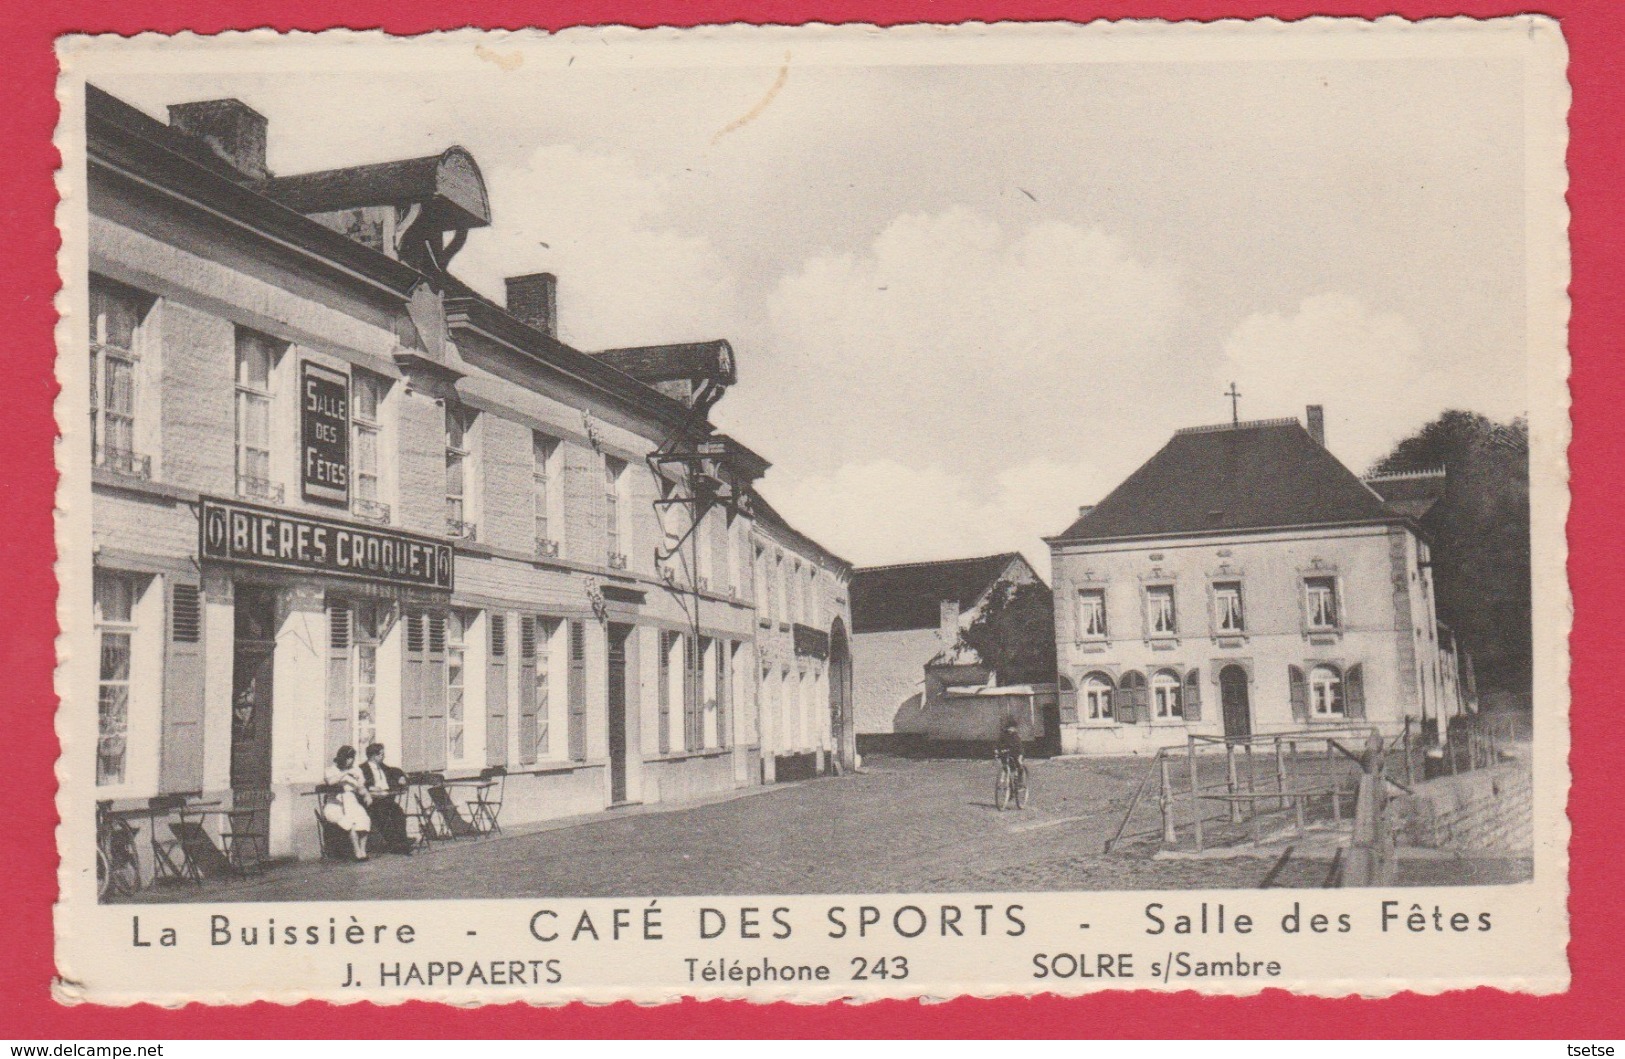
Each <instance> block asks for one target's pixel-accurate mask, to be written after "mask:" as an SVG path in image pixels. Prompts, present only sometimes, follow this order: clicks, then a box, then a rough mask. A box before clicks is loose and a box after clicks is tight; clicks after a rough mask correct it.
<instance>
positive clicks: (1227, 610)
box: [1213, 581, 1247, 633]
mask: <svg viewBox="0 0 1625 1059" xmlns="http://www.w3.org/2000/svg"><path fill="white" fill-rule="evenodd" d="M1213 619H1214V624H1215V625H1216V626H1217V627H1218V631H1219V632H1221V633H1240V632H1245V631H1246V630H1247V619H1246V616H1245V615H1244V614H1243V612H1242V609H1241V582H1240V581H1219V582H1216V583H1215V584H1214V586H1213Z"/></svg>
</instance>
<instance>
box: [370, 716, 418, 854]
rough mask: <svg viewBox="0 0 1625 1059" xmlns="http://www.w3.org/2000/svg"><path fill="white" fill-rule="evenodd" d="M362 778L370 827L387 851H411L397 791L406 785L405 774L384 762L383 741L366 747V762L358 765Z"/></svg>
mask: <svg viewBox="0 0 1625 1059" xmlns="http://www.w3.org/2000/svg"><path fill="white" fill-rule="evenodd" d="M361 775H362V778H363V779H364V780H365V781H366V785H367V794H368V795H369V796H370V798H371V800H370V801H368V802H367V812H368V814H369V815H370V816H371V817H372V829H373V831H375V832H376V833H377V834H378V835H379V837H381V838H382V839H383V840H384V848H385V849H386V850H388V851H389V852H390V853H404V854H406V855H408V856H410V855H411V853H412V839H411V838H410V837H408V836H407V834H406V813H405V812H404V811H403V810H402V809H401V803H400V800H399V798H400V795H401V792H403V791H404V790H405V789H406V775H405V773H403V772H401V770H400V769H398V768H391V767H390V766H388V765H386V764H384V744H382V743H373V744H371V745H369V746H368V747H367V763H366V764H364V765H362V766H361Z"/></svg>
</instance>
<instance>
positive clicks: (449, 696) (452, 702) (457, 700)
mask: <svg viewBox="0 0 1625 1059" xmlns="http://www.w3.org/2000/svg"><path fill="white" fill-rule="evenodd" d="M467 625H468V619H467V618H466V617H465V616H464V615H463V614H462V613H461V612H459V611H455V610H454V611H452V612H451V613H450V614H448V615H446V760H447V761H461V760H462V758H463V754H464V745H463V744H464V742H465V741H466V732H467V728H468V709H467V707H468V704H467V701H466V700H467V697H468V696H467V692H468V670H467V667H466V666H465V665H464V661H465V657H466V655H467V652H468V647H467V643H466V640H465V634H466V633H467V631H468V630H467Z"/></svg>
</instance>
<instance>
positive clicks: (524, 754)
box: [519, 614, 539, 765]
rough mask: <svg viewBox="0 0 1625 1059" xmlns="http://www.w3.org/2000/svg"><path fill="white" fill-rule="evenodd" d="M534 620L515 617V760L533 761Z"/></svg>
mask: <svg viewBox="0 0 1625 1059" xmlns="http://www.w3.org/2000/svg"><path fill="white" fill-rule="evenodd" d="M536 705H537V704H536V619H535V618H533V617H531V616H530V615H529V614H526V615H524V616H522V617H521V618H520V619H519V763H520V764H521V765H534V764H536V751H537V748H538V746H539V741H538V739H537V738H536Z"/></svg>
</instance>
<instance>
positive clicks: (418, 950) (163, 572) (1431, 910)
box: [56, 17, 1570, 1005]
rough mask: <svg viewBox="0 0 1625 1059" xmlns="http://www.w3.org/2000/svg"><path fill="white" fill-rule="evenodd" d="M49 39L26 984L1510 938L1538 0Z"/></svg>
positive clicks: (1559, 481) (1076, 979)
mask: <svg viewBox="0 0 1625 1059" xmlns="http://www.w3.org/2000/svg"><path fill="white" fill-rule="evenodd" d="M58 52H59V56H60V60H61V69H62V74H61V81H60V90H59V97H60V100H61V104H62V115H61V125H60V129H59V133H58V145H59V146H60V148H61V152H62V169H61V171H60V173H59V174H58V184H59V187H60V190H61V206H60V210H59V219H60V228H61V235H62V250H61V257H60V260H61V279H62V283H63V289H62V292H61V294H60V296H59V298H58V306H59V307H60V312H61V323H60V326H59V328H58V331H57V336H58V342H59V346H58V349H59V357H58V375H59V378H60V381H61V386H62V390H61V396H60V399H59V401H58V405H57V410H58V415H57V421H58V423H59V424H60V428H61V432H62V438H61V441H60V444H59V448H58V466H59V469H60V471H61V475H62V478H61V489H60V500H59V508H58V541H59V545H60V548H59V550H60V555H61V559H60V563H59V567H58V575H59V580H60V584H61V589H62V592H61V602H60V619H61V624H62V629H63V633H62V637H61V640H60V666H59V670H58V676H57V687H58V690H59V692H60V695H61V702H62V705H61V710H60V714H59V716H58V720H57V730H58V732H59V734H60V737H61V741H62V746H63V756H62V759H61V763H60V766H59V776H60V778H61V788H60V793H59V797H58V805H59V807H60V811H61V818H62V825H61V828H60V832H59V834H60V851H61V856H62V862H61V864H62V866H61V887H62V893H61V901H60V904H59V906H58V909H57V944H58V948H57V963H58V967H59V972H60V979H59V981H58V984H57V989H56V994H57V996H58V998H59V999H60V1000H62V1001H63V1002H69V1003H72V1002H95V1003H102V1004H115V1005H119V1004H130V1003H135V1002H139V1001H152V1002H157V1003H161V1004H179V1003H184V1002H192V1001H198V1002H203V1003H211V1004H212V1003H235V1002H246V1001H250V1000H259V999H269V1000H276V1001H295V1000H299V999H303V998H320V999H328V1000H334V1001H340V1002H343V1001H362V1000H365V1001H371V1002H374V1003H392V1002H397V1001H401V1000H406V999H436V1000H443V1001H447V1002H454V1003H460V1004H468V1003H483V1002H498V1001H515V1000H518V1001H526V1002H532V1003H540V1004H555V1003H563V1002H566V1001H570V1000H593V1001H603V1000H613V999H622V998H629V999H635V1000H638V1001H645V1002H657V1001H663V1000H671V999H675V998H678V997H683V996H695V997H702V998H704V997H735V998H747V999H752V1000H762V1001H767V1000H785V999H787V1000H793V1001H805V1002H820V1001H828V1000H833V999H838V998H854V999H858V1000H868V999H874V998H879V997H916V996H925V997H952V996H956V995H975V996H993V995H1000V994H1019V993H1039V992H1054V993H1061V994H1075V993H1081V992H1086V991H1094V990H1102V989H1152V990H1168V991H1173V990H1198V991H1202V992H1210V993H1228V994H1248V993H1254V992H1257V991H1260V990H1263V989H1267V988H1281V989H1287V990H1291V991H1295V992H1300V993H1308V994H1318V995H1325V996H1337V995H1346V994H1355V993H1358V994H1364V995H1385V994H1391V993H1396V992H1400V991H1405V990H1410V991H1416V992H1421V993H1438V992H1441V991H1444V990H1450V989H1459V988H1469V987H1476V986H1485V985H1487V986H1494V987H1497V988H1501V989H1506V990H1515V991H1528V992H1537V993H1545V992H1554V991H1560V990H1563V989H1564V988H1566V986H1567V983H1568V974H1569V972H1568V964H1567V961H1566V958H1565V947H1566V945H1567V941H1568V919H1567V909H1566V901H1567V894H1568V888H1567V870H1568V858H1567V845H1568V833H1569V829H1568V821H1567V817H1566V815H1565V805H1566V800H1567V796H1568V770H1567V765H1566V761H1567V753H1568V739H1569V735H1568V703H1569V696H1568V690H1567V680H1568V646H1567V644H1568V628H1569V620H1570V619H1569V595H1568V588H1567V582H1566V580H1565V573H1564V562H1565V557H1566V550H1565V543H1564V524H1565V520H1566V517H1567V510H1568V491H1567V464H1566V449H1567V445H1568V438H1569V426H1568V390H1567V377H1568V354H1567V339H1566V329H1567V321H1568V301H1567V296H1566V287H1567V282H1568V275H1569V266H1568V246H1567V237H1566V229H1567V213H1566V210H1565V206H1564V192H1565V189H1566V177H1565V170H1564V150H1565V146H1566V143H1567V133H1566V113H1567V105H1568V84H1567V80H1566V77H1565V65H1566V51H1565V47H1564V43H1563V39H1562V35H1561V33H1560V31H1559V28H1558V26H1557V24H1556V23H1555V22H1553V21H1550V20H1548V19H1543V18H1535V17H1518V18H1505V19H1498V20H1491V21H1477V20H1470V19H1449V20H1436V21H1429V22H1423V23H1410V22H1405V21H1401V20H1398V19H1384V20H1380V21H1377V22H1363V21H1356V20H1333V19H1314V20H1309V21H1305V22H1299V23H1292V24H1286V23H1280V22H1274V21H1267V22H1258V23H1245V22H1221V23H1213V24H1195V23H1182V24H1169V23H1099V24H1090V25H1064V24H1002V25H962V26H951V27H945V26H910V27H900V28H895V29H878V28H875V27H866V26H845V27H831V26H809V27H803V28H783V27H781V28H755V27H750V26H727V27H712V28H700V29H692V30H652V31H634V30H629V29H616V28H607V29H606V28H597V29H577V30H570V31H566V32H562V33H558V34H552V35H549V34H546V33H541V32H517V33H509V32H483V31H472V30H470V31H460V32H454V33H445V34H436V35H430V36H425V37H420V38H411V39H404V38H391V37H387V36H385V35H382V34H378V33H355V32H348V31H340V32H331V33H318V34H293V35H278V34H275V33H271V32H268V31H260V32H249V33H230V34H224V35H221V36H218V37H202V36H195V35H181V36H175V37H165V36H159V35H156V34H146V35H141V36H136V37H133V38H124V37H117V36H107V37H102V36H75V37H69V38H64V39H62V40H61V41H60V43H59V48H58ZM87 353H88V356H87Z"/></svg>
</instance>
